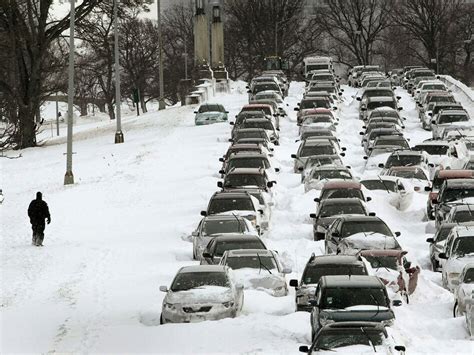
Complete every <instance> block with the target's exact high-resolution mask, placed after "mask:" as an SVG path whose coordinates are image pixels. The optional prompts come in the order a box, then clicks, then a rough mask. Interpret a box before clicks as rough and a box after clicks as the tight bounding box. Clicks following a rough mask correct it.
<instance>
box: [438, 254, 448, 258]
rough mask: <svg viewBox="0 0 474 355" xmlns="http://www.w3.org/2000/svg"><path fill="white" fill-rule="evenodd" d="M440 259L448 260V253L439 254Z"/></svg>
mask: <svg viewBox="0 0 474 355" xmlns="http://www.w3.org/2000/svg"><path fill="white" fill-rule="evenodd" d="M438 258H439V259H447V258H448V256H447V255H446V253H439V254H438Z"/></svg>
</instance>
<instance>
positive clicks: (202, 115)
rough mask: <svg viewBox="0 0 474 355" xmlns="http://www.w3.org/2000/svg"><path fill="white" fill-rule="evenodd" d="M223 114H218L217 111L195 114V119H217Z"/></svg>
mask: <svg viewBox="0 0 474 355" xmlns="http://www.w3.org/2000/svg"><path fill="white" fill-rule="evenodd" d="M223 115H224V114H223V113H222V112H219V111H209V112H202V113H198V114H196V118H197V119H205V118H208V117H218V116H223Z"/></svg>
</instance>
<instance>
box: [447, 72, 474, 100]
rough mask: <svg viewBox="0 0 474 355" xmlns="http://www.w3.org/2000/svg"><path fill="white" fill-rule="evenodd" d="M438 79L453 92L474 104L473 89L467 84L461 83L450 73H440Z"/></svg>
mask: <svg viewBox="0 0 474 355" xmlns="http://www.w3.org/2000/svg"><path fill="white" fill-rule="evenodd" d="M440 79H441V81H443V82H444V83H445V84H446V85H447V86H448V87H449V89H450V90H451V91H452V92H453V93H456V94H459V95H461V96H462V97H463V98H464V99H466V100H467V101H468V102H470V103H472V104H474V90H472V89H471V88H470V87H469V86H467V85H466V84H463V83H462V82H460V81H459V80H456V79H454V78H453V77H452V76H450V75H440Z"/></svg>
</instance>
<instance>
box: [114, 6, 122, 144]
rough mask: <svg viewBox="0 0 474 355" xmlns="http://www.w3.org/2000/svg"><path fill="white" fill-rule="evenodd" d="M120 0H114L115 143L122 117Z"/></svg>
mask: <svg viewBox="0 0 474 355" xmlns="http://www.w3.org/2000/svg"><path fill="white" fill-rule="evenodd" d="M119 1H120V0H114V41H115V43H114V57H115V107H116V114H115V116H116V117H115V118H116V121H117V131H116V132H115V143H123V141H124V139H123V132H122V117H121V110H120V103H121V100H120V57H119V33H118V5H119Z"/></svg>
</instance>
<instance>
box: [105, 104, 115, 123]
mask: <svg viewBox="0 0 474 355" xmlns="http://www.w3.org/2000/svg"><path fill="white" fill-rule="evenodd" d="M107 111H108V113H109V117H110V119H111V120H115V110H114V104H113V103H112V102H108V103H107Z"/></svg>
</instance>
